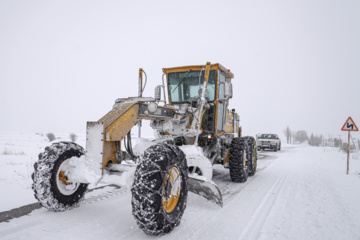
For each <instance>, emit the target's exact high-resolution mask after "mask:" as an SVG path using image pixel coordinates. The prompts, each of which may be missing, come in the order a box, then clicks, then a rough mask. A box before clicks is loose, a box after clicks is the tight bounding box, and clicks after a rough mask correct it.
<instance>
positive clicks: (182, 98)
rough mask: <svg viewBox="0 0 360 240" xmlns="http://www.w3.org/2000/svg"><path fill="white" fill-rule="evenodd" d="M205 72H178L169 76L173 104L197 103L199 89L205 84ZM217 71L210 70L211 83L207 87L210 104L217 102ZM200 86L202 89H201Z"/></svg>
mask: <svg viewBox="0 0 360 240" xmlns="http://www.w3.org/2000/svg"><path fill="white" fill-rule="evenodd" d="M204 75H205V71H203V72H202V73H201V80H200V85H199V77H200V71H187V72H176V73H169V74H168V86H169V95H170V101H171V102H190V101H196V100H197V97H199V94H200V91H199V89H200V88H201V87H202V84H203V82H204ZM215 83H216V71H215V70H210V74H209V82H208V85H207V92H206V98H207V100H208V102H212V101H214V100H215ZM199 86H200V87H199Z"/></svg>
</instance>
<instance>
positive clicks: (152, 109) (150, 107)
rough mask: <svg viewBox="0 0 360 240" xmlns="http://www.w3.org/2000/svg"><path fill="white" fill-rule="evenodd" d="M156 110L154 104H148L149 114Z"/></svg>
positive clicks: (156, 107)
mask: <svg viewBox="0 0 360 240" xmlns="http://www.w3.org/2000/svg"><path fill="white" fill-rule="evenodd" d="M157 109H158V105H157V104H156V103H154V102H151V103H149V105H148V106H147V110H148V111H149V112H151V113H154V112H155V111H156V110H157Z"/></svg>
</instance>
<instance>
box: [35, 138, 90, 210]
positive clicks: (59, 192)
mask: <svg viewBox="0 0 360 240" xmlns="http://www.w3.org/2000/svg"><path fill="white" fill-rule="evenodd" d="M83 154H84V149H83V148H82V147H81V146H79V145H77V144H75V143H72V142H59V143H54V144H52V145H51V146H50V147H46V148H45V151H44V152H42V153H40V154H39V160H38V161H37V162H36V163H35V164H34V169H35V171H34V173H33V174H32V175H31V177H32V180H33V184H32V189H33V191H34V195H35V198H36V199H37V200H38V201H39V202H40V204H41V205H42V206H43V207H45V208H47V209H49V210H52V211H56V212H58V211H65V210H70V209H72V208H74V207H78V206H79V202H80V201H82V200H83V198H84V194H85V192H86V189H87V186H88V184H83V183H73V182H68V181H67V176H66V175H67V173H68V171H69V161H70V158H72V157H76V158H79V157H80V156H81V155H83Z"/></svg>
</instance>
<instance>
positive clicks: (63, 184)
mask: <svg viewBox="0 0 360 240" xmlns="http://www.w3.org/2000/svg"><path fill="white" fill-rule="evenodd" d="M69 162H70V161H69V159H66V160H64V161H63V162H62V163H61V164H60V166H59V167H58V169H57V173H56V178H55V182H56V187H57V189H58V190H59V192H60V193H61V194H63V195H65V196H69V195H72V194H73V193H74V192H76V190H77V189H78V188H79V186H80V183H73V182H68V178H67V176H66V175H65V173H66V172H69V171H70V169H71V168H70V166H69Z"/></svg>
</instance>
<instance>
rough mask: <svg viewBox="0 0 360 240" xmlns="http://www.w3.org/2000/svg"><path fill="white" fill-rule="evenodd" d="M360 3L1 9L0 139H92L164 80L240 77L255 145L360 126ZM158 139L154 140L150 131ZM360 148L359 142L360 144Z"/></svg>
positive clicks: (237, 93)
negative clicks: (205, 74)
mask: <svg viewBox="0 0 360 240" xmlns="http://www.w3.org/2000/svg"><path fill="white" fill-rule="evenodd" d="M359 12H360V1H356V0H354V1H349V0H345V1H340V0H338V1H325V0H324V1H320V0H311V1H310V0H305V1H280V0H278V1H266V0H259V1H235V0H234V1H229V0H224V1H209V0H206V1H184V0H183V1H107V0H105V1H92V0H89V1H25V0H24V1H16V0H15V1H1V2H0V34H1V37H0V116H1V117H0V131H3V132H44V133H45V132H69V133H70V132H76V133H79V134H84V133H85V126H86V121H96V120H98V119H100V118H101V117H102V116H103V115H104V114H106V113H107V112H108V111H109V110H111V108H112V106H113V103H114V100H115V99H116V98H119V97H128V96H136V95H137V93H138V91H137V88H138V86H137V81H138V69H139V68H143V69H144V70H145V71H146V73H147V76H148V82H147V85H146V89H145V93H144V96H153V95H154V88H155V86H157V85H159V84H161V77H162V68H164V67H174V66H184V65H203V64H206V62H208V61H209V62H212V63H220V64H222V65H223V66H225V67H226V68H229V69H231V71H232V72H233V73H234V75H235V78H234V79H233V87H234V97H233V98H232V100H231V101H230V108H235V109H236V111H237V112H238V113H239V114H240V118H241V125H242V128H243V131H244V133H245V134H246V135H254V134H256V133H260V132H273V133H279V134H281V135H282V136H283V134H282V131H283V130H284V129H285V128H286V127H287V126H289V127H290V128H291V129H292V130H306V131H307V132H308V133H309V134H310V133H312V132H313V133H317V134H324V135H325V136H327V135H328V134H331V135H334V136H337V135H342V136H346V133H343V132H341V131H340V129H341V127H342V126H343V124H344V123H345V121H346V119H347V118H348V117H349V116H351V117H352V118H353V120H354V121H355V123H356V124H357V125H358V126H360V107H359V104H360V44H359V43H360V14H359ZM145 132H146V131H145ZM354 136H359V133H355V134H354Z"/></svg>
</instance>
